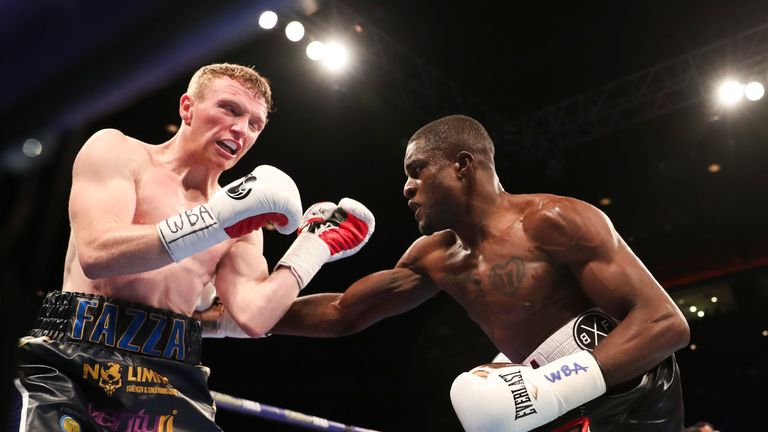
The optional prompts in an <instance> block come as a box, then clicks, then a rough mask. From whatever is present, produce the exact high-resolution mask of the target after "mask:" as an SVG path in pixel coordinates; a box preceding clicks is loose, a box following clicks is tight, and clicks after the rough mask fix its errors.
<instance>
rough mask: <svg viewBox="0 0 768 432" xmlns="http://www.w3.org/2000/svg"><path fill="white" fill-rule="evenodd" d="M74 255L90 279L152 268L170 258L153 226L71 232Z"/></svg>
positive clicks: (161, 264)
mask: <svg viewBox="0 0 768 432" xmlns="http://www.w3.org/2000/svg"><path fill="white" fill-rule="evenodd" d="M74 239H75V245H76V250H77V258H78V260H79V262H80V266H81V268H82V269H83V273H85V275H86V276H87V277H88V278H90V279H100V278H105V277H113V276H120V275H126V274H134V273H140V272H145V271H150V270H155V269H158V268H161V267H164V266H166V265H168V264H171V263H172V262H173V260H172V259H171V257H170V256H169V255H168V252H167V251H166V249H165V247H164V246H163V244H162V242H161V241H160V239H159V238H158V235H157V229H156V228H155V226H154V225H122V226H115V227H112V228H109V229H106V228H105V229H102V230H95V229H93V230H91V231H90V232H88V233H87V234H83V235H79V234H78V233H77V232H75V233H74Z"/></svg>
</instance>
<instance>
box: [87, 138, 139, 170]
mask: <svg viewBox="0 0 768 432" xmlns="http://www.w3.org/2000/svg"><path fill="white" fill-rule="evenodd" d="M110 160H112V161H115V162H116V163H119V164H122V165H126V164H130V163H148V162H149V160H150V146H149V144H146V143H144V142H142V141H139V140H137V139H135V138H132V137H130V136H128V135H125V134H124V133H122V132H121V131H119V130H117V129H101V130H99V131H97V132H95V133H94V134H93V135H91V137H90V138H88V140H87V141H86V142H85V144H83V147H82V148H81V149H80V151H79V152H78V155H77V159H76V161H75V164H76V165H75V166H76V167H77V165H78V164H80V165H82V164H83V163H95V162H101V163H108V161H110Z"/></svg>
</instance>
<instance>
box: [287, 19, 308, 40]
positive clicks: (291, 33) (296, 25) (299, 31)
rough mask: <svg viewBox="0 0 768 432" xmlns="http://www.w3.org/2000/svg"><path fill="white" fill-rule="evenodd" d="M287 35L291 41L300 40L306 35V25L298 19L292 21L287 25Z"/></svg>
mask: <svg viewBox="0 0 768 432" xmlns="http://www.w3.org/2000/svg"><path fill="white" fill-rule="evenodd" d="M285 37H287V38H288V40H289V41H291V42H298V41H300V40H301V38H303V37H304V26H303V25H302V24H301V23H300V22H298V21H291V22H289V23H288V25H287V26H285Z"/></svg>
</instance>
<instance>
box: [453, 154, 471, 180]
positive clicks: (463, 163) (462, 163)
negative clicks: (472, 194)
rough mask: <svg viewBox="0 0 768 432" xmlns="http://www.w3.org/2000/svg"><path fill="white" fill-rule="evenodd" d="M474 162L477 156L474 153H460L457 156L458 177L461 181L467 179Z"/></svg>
mask: <svg viewBox="0 0 768 432" xmlns="http://www.w3.org/2000/svg"><path fill="white" fill-rule="evenodd" d="M474 162H475V156H474V155H472V153H470V152H468V151H460V152H459V153H458V154H457V155H456V165H455V166H456V176H457V177H458V178H460V179H462V178H464V177H466V176H467V174H468V173H469V170H470V169H471V168H472V164H473V163H474Z"/></svg>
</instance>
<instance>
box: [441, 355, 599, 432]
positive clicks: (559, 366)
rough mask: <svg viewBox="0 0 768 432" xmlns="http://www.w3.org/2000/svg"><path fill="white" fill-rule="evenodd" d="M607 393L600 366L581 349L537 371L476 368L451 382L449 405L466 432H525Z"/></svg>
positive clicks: (531, 369) (512, 367)
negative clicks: (451, 404)
mask: <svg viewBox="0 0 768 432" xmlns="http://www.w3.org/2000/svg"><path fill="white" fill-rule="evenodd" d="M603 393H605V379H604V378H603V373H602V371H601V370H600V366H599V365H598V364H597V361H596V360H595V358H594V357H593V356H592V354H590V353H589V352H588V351H578V352H576V353H574V354H571V355H568V356H565V357H561V358H559V359H557V360H555V361H553V362H551V363H549V364H546V365H544V366H541V367H539V368H538V369H533V368H531V367H529V366H521V365H512V364H508V365H505V366H503V367H499V365H498V364H497V365H495V366H493V367H490V366H488V365H486V366H479V367H476V368H474V369H472V370H471V371H470V372H464V373H463V374H461V375H459V376H458V377H457V378H456V379H455V380H454V381H453V386H451V403H453V409H454V410H455V411H456V415H457V416H458V417H459V420H460V421H461V425H462V426H463V427H464V429H465V430H466V431H467V432H481V431H506V432H527V431H530V430H532V429H535V428H537V427H539V426H541V425H544V424H546V423H548V422H550V421H552V420H554V419H556V418H558V417H560V416H561V415H563V414H565V413H566V412H568V411H570V410H572V409H574V408H576V407H578V406H580V405H582V404H584V403H586V402H588V401H590V400H592V399H594V398H596V397H598V396H600V395H602V394H603Z"/></svg>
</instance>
